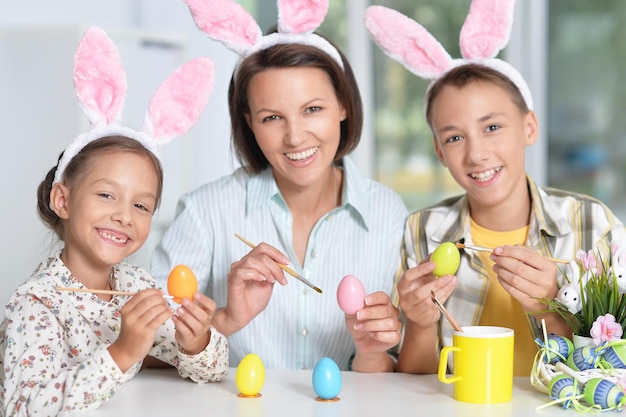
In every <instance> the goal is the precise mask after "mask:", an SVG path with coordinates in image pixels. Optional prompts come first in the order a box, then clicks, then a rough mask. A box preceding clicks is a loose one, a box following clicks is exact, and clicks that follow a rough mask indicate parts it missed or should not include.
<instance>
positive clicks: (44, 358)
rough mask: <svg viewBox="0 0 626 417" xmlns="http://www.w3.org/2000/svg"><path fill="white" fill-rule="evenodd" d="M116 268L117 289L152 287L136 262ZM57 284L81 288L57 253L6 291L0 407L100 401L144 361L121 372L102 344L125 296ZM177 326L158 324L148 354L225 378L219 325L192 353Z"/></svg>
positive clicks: (59, 408)
mask: <svg viewBox="0 0 626 417" xmlns="http://www.w3.org/2000/svg"><path fill="white" fill-rule="evenodd" d="M114 276H115V278H114V283H112V286H114V288H115V289H118V290H125V291H139V290H142V289H146V288H153V287H156V283H155V281H154V279H153V278H152V277H151V276H150V274H148V273H147V272H146V271H145V270H144V269H142V268H140V267H137V266H132V265H129V264H125V263H122V264H119V265H116V266H115V267H114ZM57 286H63V287H77V288H81V287H82V288H84V286H83V285H82V284H81V283H80V282H79V281H78V280H76V279H75V278H74V277H73V276H72V275H71V273H70V271H69V270H68V269H67V267H66V266H65V265H64V264H63V262H62V261H61V259H60V258H59V257H58V256H57V257H55V258H50V259H48V261H47V262H44V263H42V264H41V265H40V266H39V268H38V270H37V272H36V273H35V274H34V275H33V277H32V278H31V279H30V280H28V281H27V282H26V283H24V284H22V285H21V286H20V287H18V288H17V290H16V291H15V292H14V293H13V295H12V296H11V298H10V299H9V302H8V304H7V306H6V310H5V318H4V320H3V322H2V324H1V325H0V366H1V368H2V369H0V406H1V408H0V415H5V416H6V417H9V416H30V415H41V416H55V415H57V414H59V413H61V412H64V411H69V410H79V409H93V408H97V407H99V406H100V405H101V404H102V403H104V402H105V401H107V400H108V399H109V398H111V397H112V396H113V394H114V393H115V390H116V389H117V387H118V386H120V385H121V384H122V383H124V382H126V381H128V380H130V379H131V378H132V377H133V376H135V375H136V374H137V372H139V369H140V367H141V362H138V363H137V364H135V365H134V366H133V367H131V368H130V369H129V370H128V371H126V372H125V373H123V372H121V370H120V369H119V368H118V366H117V365H116V363H115V362H114V361H113V359H112V358H111V355H110V354H109V351H108V349H107V348H108V346H109V345H110V344H112V343H113V342H114V341H115V340H116V339H117V336H118V334H119V331H120V326H121V316H120V310H121V308H122V306H123V305H124V304H125V303H126V302H127V301H128V300H129V298H128V297H127V296H117V295H116V296H113V298H112V299H111V301H104V300H102V299H100V298H98V297H97V296H95V295H93V294H90V293H81V292H68V291H58V290H56V289H55V287H57ZM174 331H175V329H174V323H173V322H172V320H168V321H167V322H166V323H165V324H163V325H162V326H161V327H160V328H159V330H158V331H157V333H156V335H155V339H154V345H153V347H152V349H151V350H150V353H149V355H150V356H153V357H155V358H158V359H160V360H161V361H163V362H167V363H170V364H172V365H173V366H175V367H176V368H177V369H178V373H179V374H180V376H181V377H183V378H190V379H192V380H193V381H195V382H214V381H220V380H222V379H223V378H224V376H225V375H226V373H227V372H228V343H227V341H226V338H225V337H224V336H223V335H222V334H221V333H219V332H218V331H217V330H215V329H214V328H211V341H210V343H209V344H208V346H207V347H206V349H205V350H204V351H203V352H200V353H199V354H197V355H191V356H190V355H186V354H184V353H181V352H180V351H179V349H178V344H177V343H176V340H175V339H174Z"/></svg>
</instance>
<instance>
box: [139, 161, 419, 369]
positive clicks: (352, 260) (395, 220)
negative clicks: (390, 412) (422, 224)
mask: <svg viewBox="0 0 626 417" xmlns="http://www.w3.org/2000/svg"><path fill="white" fill-rule="evenodd" d="M343 169H344V173H345V175H344V186H343V196H342V203H341V206H340V207H337V208H336V209H334V210H333V211H331V212H330V213H328V214H327V215H325V216H324V217H322V218H321V219H320V220H319V221H318V222H317V224H316V225H315V226H314V227H313V230H312V231H311V235H310V237H309V241H308V244H307V251H306V255H305V261H304V266H300V265H299V263H298V261H297V258H296V256H295V253H294V250H293V242H292V223H293V219H292V215H291V213H290V211H289V209H288V207H287V205H286V203H285V201H284V200H283V198H282V196H281V194H280V191H279V189H278V187H277V185H276V182H275V181H274V177H273V175H272V171H271V169H268V170H265V171H264V172H262V173H260V174H258V175H256V176H252V177H251V176H249V175H248V174H246V173H245V172H244V171H243V170H242V169H241V168H239V169H238V170H237V171H235V172H234V173H233V174H232V175H229V176H226V177H223V178H221V179H218V180H216V181H214V182H212V183H209V184H205V185H204V186H202V187H200V188H198V189H196V190H195V191H193V192H191V193H189V194H186V195H184V196H183V197H182V198H181V200H180V201H179V204H178V208H177V215H176V218H175V220H174V222H173V223H172V225H171V226H170V228H169V230H168V231H167V232H166V233H165V235H164V237H163V239H162V241H161V242H160V244H159V245H158V246H157V248H156V250H155V252H154V253H153V255H152V264H151V269H152V271H151V272H152V274H153V275H154V276H155V278H156V279H157V281H158V282H159V284H160V285H161V286H162V287H164V288H165V286H166V282H167V276H168V274H169V271H170V270H171V268H173V267H174V266H175V265H177V264H186V265H188V266H189V267H190V268H191V269H192V270H193V271H194V272H195V273H196V275H197V277H198V283H199V288H200V291H204V292H205V293H206V294H207V295H209V296H210V297H211V298H213V299H214V300H215V301H216V303H217V305H218V306H220V307H223V306H225V305H226V299H227V276H228V272H229V271H230V266H231V264H232V263H233V262H234V261H238V260H240V259H241V258H242V257H243V256H244V255H246V254H247V253H248V252H249V251H250V248H249V247H248V246H246V245H245V244H244V243H243V242H241V241H240V240H239V239H237V238H236V237H235V233H239V234H241V235H242V236H244V237H246V238H247V239H248V240H250V241H251V242H253V243H255V244H258V243H260V242H266V243H269V244H271V245H272V246H275V247H276V248H278V249H279V250H281V251H282V252H283V253H285V254H286V255H287V256H289V258H290V259H291V266H292V267H293V268H294V269H295V270H296V271H298V273H300V274H301V275H302V276H304V277H305V278H307V279H308V280H309V281H311V282H312V283H313V284H315V285H316V286H317V287H319V288H321V289H322V290H323V293H322V294H319V293H317V292H315V291H313V290H312V289H310V288H309V287H307V286H305V285H304V284H302V283H301V282H299V281H297V280H295V279H293V278H292V277H290V276H287V279H288V281H289V284H288V285H287V286H285V287H283V286H280V285H276V286H275V287H274V291H273V294H272V298H271V300H270V302H269V304H268V306H267V308H266V309H265V310H264V311H263V312H261V313H260V314H259V315H258V316H257V317H256V318H254V320H252V321H251V322H250V323H249V324H248V325H247V326H245V327H244V328H243V329H241V330H240V331H238V332H237V333H235V334H233V335H231V336H230V337H229V345H230V365H231V366H237V365H238V364H239V361H240V360H241V359H242V358H243V356H245V355H246V354H248V353H256V354H257V355H259V356H260V357H261V359H262V360H263V363H264V364H265V367H266V368H278V369H303V368H304V369H312V368H313V367H314V366H315V364H316V363H317V361H318V360H319V359H321V358H322V357H324V356H328V357H331V358H332V359H333V360H334V361H335V362H336V363H337V364H338V365H339V367H340V368H341V369H343V370H346V369H348V364H349V360H350V357H351V356H352V355H353V354H354V343H353V341H352V337H351V336H350V334H349V332H348V330H347V328H346V326H345V321H344V313H343V312H342V311H341V310H340V309H339V306H338V305H337V299H336V291H337V286H338V284H339V281H340V280H341V279H342V278H343V277H344V276H345V275H347V274H351V275H354V276H356V277H358V278H359V279H360V280H361V281H362V282H363V284H364V286H365V289H366V292H367V293H368V294H369V293H373V292H375V291H385V292H386V293H388V294H389V293H390V292H391V290H392V286H393V281H394V275H395V272H396V270H397V268H398V267H399V265H400V246H401V242H402V233H403V226H404V221H405V219H406V216H407V214H408V213H407V208H406V206H405V204H404V202H403V201H402V199H401V198H400V196H399V195H398V194H396V193H395V192H394V191H392V190H391V189H389V188H388V187H385V186H384V185H381V184H379V183H377V182H374V181H372V180H370V179H367V178H364V177H363V176H361V175H360V174H359V173H358V171H357V170H356V168H355V166H354V164H353V163H352V162H351V160H350V159H349V158H344V159H343Z"/></svg>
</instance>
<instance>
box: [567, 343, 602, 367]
mask: <svg viewBox="0 0 626 417" xmlns="http://www.w3.org/2000/svg"><path fill="white" fill-rule="evenodd" d="M599 359H600V356H599V355H598V352H597V349H596V348H595V347H593V346H581V347H578V348H576V349H574V351H573V352H572V354H571V355H570V356H569V358H567V361H566V365H567V366H569V367H570V368H572V369H573V370H575V371H586V370H587V369H594V368H595V367H596V365H597V364H598V361H599Z"/></svg>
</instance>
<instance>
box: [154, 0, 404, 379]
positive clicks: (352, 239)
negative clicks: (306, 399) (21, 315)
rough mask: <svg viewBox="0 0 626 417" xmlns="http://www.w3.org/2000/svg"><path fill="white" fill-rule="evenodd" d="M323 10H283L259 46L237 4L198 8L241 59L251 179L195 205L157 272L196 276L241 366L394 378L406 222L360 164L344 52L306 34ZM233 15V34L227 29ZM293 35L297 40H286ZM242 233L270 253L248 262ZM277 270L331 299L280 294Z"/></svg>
mask: <svg viewBox="0 0 626 417" xmlns="http://www.w3.org/2000/svg"><path fill="white" fill-rule="evenodd" d="M291 3H293V4H291ZM310 3H311V4H310V5H309V6H308V7H309V8H310V9H306V8H307V4H308V2H289V1H280V2H278V6H279V10H280V11H279V25H278V27H279V32H276V33H271V34H269V35H266V36H261V35H260V29H259V32H258V35H259V37H258V38H256V39H254V37H253V36H243V35H242V38H238V37H237V35H238V34H239V33H241V34H252V33H253V32H254V30H253V28H254V27H255V26H254V25H255V22H254V20H253V19H252V18H251V17H250V16H249V15H247V14H246V13H245V12H244V11H243V10H242V9H241V6H239V5H237V4H236V3H231V2H229V1H225V2H221V3H220V7H219V10H216V8H215V6H214V5H213V4H211V2H210V1H205V0H200V1H195V0H194V1H190V0H188V1H187V4H188V5H189V7H190V8H191V10H192V14H193V15H194V17H195V19H196V23H197V24H198V25H199V26H200V27H201V29H203V30H205V31H206V32H207V33H208V34H209V35H211V36H213V35H215V36H213V37H215V38H216V39H218V40H220V41H222V42H224V43H225V44H226V45H227V46H228V45H238V52H241V55H242V60H241V61H240V62H239V64H238V66H237V68H236V69H235V71H234V73H233V77H232V80H231V85H230V89H229V109H230V115H231V126H232V132H233V137H232V140H233V147H234V149H235V152H236V154H237V156H238V157H239V161H240V162H241V165H242V168H240V169H238V170H237V171H236V172H235V173H233V174H232V175H230V176H228V177H225V178H222V179H220V180H217V181H215V182H214V183H211V184H206V185H205V186H202V187H200V188H199V189H197V190H195V191H193V192H191V193H189V194H188V195H185V196H183V197H182V199H181V201H180V203H179V210H178V214H177V218H176V219H175V221H174V223H173V224H172V226H171V227H170V229H169V230H168V231H167V232H166V234H165V236H164V238H163V240H162V241H161V243H160V244H159V246H158V247H157V249H156V251H155V253H154V254H153V257H152V264H151V268H152V272H153V273H154V275H155V276H156V277H158V279H159V280H160V282H161V283H164V282H165V280H166V279H167V274H168V271H169V269H170V268H171V267H172V266H173V265H172V263H171V262H172V260H173V259H177V260H183V261H184V262H185V263H186V264H188V265H189V266H191V267H192V269H194V271H196V273H197V274H198V279H199V283H200V288H201V289H202V290H203V291H204V292H205V293H206V294H209V295H210V296H211V297H214V298H215V300H216V301H217V303H218V304H219V305H220V306H221V307H222V308H220V309H218V311H217V312H216V315H215V320H214V323H215V326H216V327H217V328H218V329H219V330H220V331H221V332H222V333H224V334H225V335H226V336H228V337H229V342H230V346H231V353H232V354H231V365H232V366H237V364H238V363H239V361H240V360H241V359H242V358H243V356H244V355H245V354H247V353H249V352H255V353H257V354H258V355H260V356H261V358H262V359H263V361H264V363H265V365H266V367H268V368H282V369H303V368H304V369H312V368H313V367H314V365H315V363H316V362H317V361H318V360H319V359H321V358H322V357H324V356H329V357H331V358H332V359H333V360H334V361H335V362H336V363H337V364H338V365H339V367H340V368H341V369H344V370H347V369H350V363H351V369H353V370H357V371H362V372H374V371H391V370H393V369H394V361H393V358H392V357H390V356H389V355H388V354H387V351H388V349H390V348H392V347H393V346H395V345H396V344H397V343H398V342H399V340H400V321H399V319H398V312H397V310H396V308H395V307H394V306H393V305H392V304H391V301H390V298H389V295H388V294H389V292H390V291H391V285H392V282H393V277H394V273H395V271H396V269H397V268H398V266H399V264H400V256H399V250H398V249H399V247H400V244H401V236H402V226H403V223H404V219H405V216H406V214H407V210H406V206H405V205H404V203H403V202H402V200H401V198H400V197H399V196H398V195H397V194H396V193H394V192H393V191H391V190H390V189H388V188H387V187H384V186H382V185H381V184H378V183H376V182H374V181H371V180H369V179H367V178H364V177H363V176H362V175H361V174H359V172H358V171H357V170H356V167H355V165H354V164H353V162H352V161H351V160H350V158H349V156H348V154H349V153H350V152H351V151H353V150H354V149H355V148H356V147H357V145H358V143H359V140H360V136H361V128H362V124H363V109H362V104H361V98H360V94H359V90H358V86H357V84H356V81H355V79H354V75H353V73H352V69H351V68H350V65H349V63H348V61H347V60H346V59H344V57H343V54H341V53H340V51H339V50H338V49H337V48H335V47H334V46H333V45H331V44H330V43H329V42H328V41H327V40H325V39H324V38H322V37H320V36H318V35H316V34H314V33H310V32H311V31H312V30H313V29H315V27H311V26H309V27H308V29H310V30H306V29H305V28H302V27H298V24H297V18H298V16H300V17H301V16H307V17H308V16H311V17H312V18H311V19H310V20H309V21H308V22H309V23H311V22H313V24H312V26H315V25H319V24H320V23H321V21H322V20H323V18H324V16H325V12H326V9H327V7H328V4H327V2H324V1H321V2H310ZM304 9H306V10H304ZM224 14H228V15H229V17H230V19H229V21H228V28H222V29H220V27H219V25H220V24H221V22H223V20H222V19H221V18H220V16H222V15H224ZM287 27H289V28H290V30H292V33H285V32H282V31H280V29H281V28H282V29H285V28H287ZM238 29H241V32H239V31H238ZM212 34H213V35H212ZM226 38H228V39H226ZM250 39H252V41H251V42H252V43H253V44H252V45H250V44H246V43H245V42H250ZM235 233H239V234H241V235H243V236H244V237H246V238H247V239H249V240H251V241H252V242H254V243H259V242H267V243H261V244H259V245H258V246H257V247H256V248H255V249H253V250H252V251H250V252H249V248H248V247H247V246H246V245H244V244H243V243H242V242H240V241H239V240H238V239H236V238H235ZM277 262H278V263H283V264H287V263H291V264H292V265H294V266H295V269H297V271H298V273H300V275H302V276H304V277H305V278H307V279H309V280H310V281H312V282H314V284H315V285H316V286H317V287H319V288H321V289H322V290H323V291H324V293H323V294H318V293H317V292H314V291H312V290H310V289H308V288H307V287H304V286H303V285H302V284H301V283H300V282H297V281H292V282H290V283H289V285H287V286H285V287H283V288H277V289H274V283H275V282H279V283H280V284H281V285H285V284H287V280H286V278H285V276H284V274H283V271H282V269H281V268H280V267H279V266H278V265H277ZM347 274H351V275H355V276H356V277H358V278H359V279H360V280H361V281H362V282H363V284H364V286H365V288H366V290H368V292H370V293H369V294H368V295H367V296H366V297H365V304H366V305H365V307H364V308H363V309H362V310H360V311H358V312H357V313H356V314H351V315H345V314H343V313H342V311H341V310H340V309H339V307H338V305H337V301H336V297H335V295H334V293H335V291H336V289H337V286H338V284H339V282H340V280H341V279H342V277H343V276H345V275H347ZM270 299H271V300H270ZM351 357H353V361H352V362H350V361H351Z"/></svg>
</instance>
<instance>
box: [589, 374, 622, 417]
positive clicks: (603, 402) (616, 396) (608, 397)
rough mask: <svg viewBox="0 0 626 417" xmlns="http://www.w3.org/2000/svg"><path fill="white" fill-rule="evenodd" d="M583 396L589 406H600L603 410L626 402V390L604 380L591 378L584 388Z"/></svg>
mask: <svg viewBox="0 0 626 417" xmlns="http://www.w3.org/2000/svg"><path fill="white" fill-rule="evenodd" d="M583 396H584V398H585V401H586V402H587V403H588V404H589V405H598V406H600V407H601V408H602V409H603V410H604V409H607V408H614V407H616V406H617V405H620V404H623V403H624V402H626V398H625V397H624V390H623V389H622V388H620V387H619V386H618V385H616V384H614V383H613V382H611V381H609V380H607V379H603V378H591V379H590V380H589V381H587V383H586V384H585V388H583Z"/></svg>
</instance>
